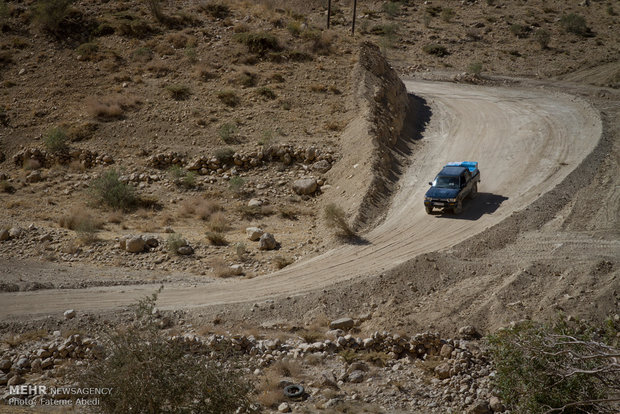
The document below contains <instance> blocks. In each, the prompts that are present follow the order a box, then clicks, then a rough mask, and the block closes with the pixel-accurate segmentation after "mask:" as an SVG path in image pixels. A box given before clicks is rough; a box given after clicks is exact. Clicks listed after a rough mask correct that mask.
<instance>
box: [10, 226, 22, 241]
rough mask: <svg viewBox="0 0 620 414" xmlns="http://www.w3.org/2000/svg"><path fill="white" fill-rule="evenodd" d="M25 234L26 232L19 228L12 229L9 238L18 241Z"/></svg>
mask: <svg viewBox="0 0 620 414" xmlns="http://www.w3.org/2000/svg"><path fill="white" fill-rule="evenodd" d="M23 233H24V231H23V230H22V229H21V228H19V227H11V228H10V229H9V238H11V239H17V238H19V237H20V236H21V235H22V234H23Z"/></svg>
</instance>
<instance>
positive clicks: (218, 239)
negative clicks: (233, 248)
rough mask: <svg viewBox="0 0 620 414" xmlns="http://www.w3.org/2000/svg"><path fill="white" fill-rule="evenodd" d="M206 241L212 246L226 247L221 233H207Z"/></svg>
mask: <svg viewBox="0 0 620 414" xmlns="http://www.w3.org/2000/svg"><path fill="white" fill-rule="evenodd" d="M206 235H207V240H208V241H209V243H211V245H212V246H227V245H228V240H226V236H224V235H223V234H222V233H219V232H216V231H209V232H207V234H206Z"/></svg>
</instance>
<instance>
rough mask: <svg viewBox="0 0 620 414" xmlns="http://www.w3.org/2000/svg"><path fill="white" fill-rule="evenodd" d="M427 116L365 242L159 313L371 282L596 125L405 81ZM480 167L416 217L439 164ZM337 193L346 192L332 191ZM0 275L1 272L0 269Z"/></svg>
mask: <svg viewBox="0 0 620 414" xmlns="http://www.w3.org/2000/svg"><path fill="white" fill-rule="evenodd" d="M406 86H407V88H408V90H409V91H410V92H411V93H414V94H416V95H418V96H421V97H423V98H424V99H426V101H427V103H428V104H429V105H430V107H431V110H432V117H431V121H430V124H429V125H428V126H427V128H426V130H425V132H424V134H423V135H424V139H423V140H422V142H421V143H418V144H416V145H417V147H416V149H415V151H414V153H413V156H412V157H413V159H412V160H411V164H410V165H411V166H410V167H409V168H408V170H407V171H406V172H405V173H404V175H403V177H402V178H401V182H400V189H399V191H398V194H397V195H396V196H395V197H394V202H393V205H392V207H391V208H390V211H389V213H388V216H387V218H386V220H385V221H384V222H383V224H381V225H380V226H378V227H377V228H375V229H374V230H372V231H371V232H370V233H369V234H367V235H365V242H364V243H360V244H357V245H347V246H343V247H340V248H337V249H334V250H331V251H329V252H327V253H325V254H323V255H321V256H318V257H315V258H312V259H310V260H308V261H304V262H300V263H297V264H295V265H293V266H290V267H287V268H286V269H284V270H282V271H280V272H277V273H274V274H272V275H269V276H264V277H258V278H255V279H249V280H232V279H226V280H224V279H220V280H216V281H213V282H212V283H208V284H206V285H202V286H198V287H183V286H175V285H174V284H172V285H168V286H167V287H166V289H165V290H164V292H163V293H162V295H161V296H160V300H159V305H160V307H161V308H195V307H201V306H205V305H212V304H222V303H235V302H247V301H260V300H264V299H267V298H270V297H275V296H279V295H282V296H295V295H301V294H303V293H304V292H307V291H309V290H314V289H320V288H322V287H324V286H328V285H330V284H332V283H335V282H338V281H343V280H346V279H350V278H354V277H359V276H362V275H364V274H370V273H375V272H381V271H383V270H386V269H389V268H391V267H393V266H394V265H396V264H398V263H402V262H404V261H405V260H408V259H410V258H412V257H414V256H416V255H418V254H420V253H425V252H430V251H435V250H441V249H446V248H449V247H450V246H452V245H454V244H456V243H459V242H461V241H463V240H465V239H467V238H469V237H472V236H474V235H475V234H477V233H479V232H481V231H483V230H484V229H486V228H488V227H490V226H492V225H494V224H496V223H498V222H499V221H501V220H502V219H504V218H505V217H507V216H508V215H510V214H511V213H512V212H513V211H515V210H520V209H522V208H523V207H525V206H527V205H528V204H530V203H531V202H532V201H533V200H535V199H536V198H538V197H539V196H540V195H541V194H543V193H545V192H546V191H548V190H550V189H551V188H553V187H554V186H555V185H557V184H558V183H559V182H561V181H562V179H563V178H564V177H566V175H567V174H568V173H570V172H571V171H572V170H574V169H575V168H577V167H578V165H579V164H580V162H581V161H582V160H583V159H584V157H585V156H586V155H587V154H588V153H590V152H591V151H592V150H593V148H594V147H595V146H596V144H597V142H598V140H599V138H600V136H601V131H602V124H601V120H600V118H599V116H598V114H597V113H596V111H595V110H593V109H592V108H591V107H590V106H589V105H588V104H586V103H585V102H584V101H582V100H580V99H578V98H575V97H573V96H569V95H564V94H559V93H557V92H553V91H550V90H545V89H537V90H528V89H508V88H491V87H477V86H468V85H458V84H453V83H430V82H420V81H407V82H406ZM458 160H475V161H479V163H480V170H481V173H482V182H481V184H480V186H479V192H480V193H479V196H478V198H477V199H476V200H473V201H469V202H467V203H466V204H465V207H464V212H463V213H462V214H461V215H460V216H453V215H450V214H446V215H443V214H436V215H432V216H429V215H427V214H426V213H425V211H424V208H423V204H422V199H423V196H424V192H425V191H426V189H427V188H428V181H430V180H432V178H433V176H434V174H435V173H436V172H437V171H439V169H440V168H441V166H442V165H443V164H445V163H446V162H448V161H458ZM341 185H346V183H342V184H341ZM0 265H2V264H1V263H0ZM153 290H154V288H153V286H149V285H140V286H122V287H118V286H116V287H107V288H88V289H66V290H42V291H36V292H17V293H1V294H0V304H2V306H0V319H12V318H24V317H26V318H32V317H35V318H36V317H41V316H44V315H47V314H59V313H61V312H62V311H64V310H65V309H68V308H73V309H75V310H77V311H99V310H113V309H115V308H119V307H122V306H126V305H128V304H129V303H131V302H133V301H134V300H135V299H136V298H138V297H143V296H145V295H147V294H149V293H151V292H153Z"/></svg>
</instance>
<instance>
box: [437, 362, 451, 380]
mask: <svg viewBox="0 0 620 414" xmlns="http://www.w3.org/2000/svg"><path fill="white" fill-rule="evenodd" d="M435 374H437V377H438V378H439V379H446V378H450V364H448V363H447V362H444V363H443V364H439V365H437V366H436V367H435Z"/></svg>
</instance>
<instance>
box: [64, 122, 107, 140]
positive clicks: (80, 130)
mask: <svg viewBox="0 0 620 414" xmlns="http://www.w3.org/2000/svg"><path fill="white" fill-rule="evenodd" d="M98 128H99V125H98V124H96V123H94V122H88V121H87V122H82V123H80V124H76V125H71V126H69V127H67V128H66V130H67V138H69V140H70V141H72V142H78V141H86V140H88V139H90V138H92V136H93V134H94V133H95V131H97V129H98Z"/></svg>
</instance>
